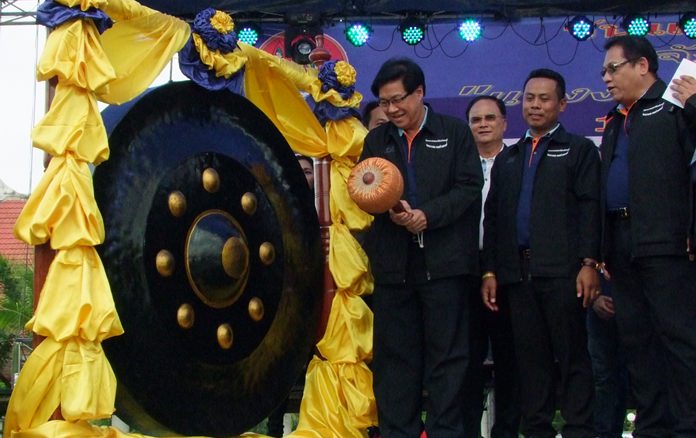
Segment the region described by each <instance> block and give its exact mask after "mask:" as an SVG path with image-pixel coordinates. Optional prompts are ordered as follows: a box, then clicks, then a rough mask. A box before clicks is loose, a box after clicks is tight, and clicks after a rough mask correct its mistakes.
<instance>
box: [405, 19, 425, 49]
mask: <svg viewBox="0 0 696 438" xmlns="http://www.w3.org/2000/svg"><path fill="white" fill-rule="evenodd" d="M399 32H400V33H401V39H402V40H404V42H405V43H406V44H408V45H409V46H415V45H417V44H418V43H420V42H421V41H423V38H425V22H424V21H423V20H422V19H420V18H418V17H416V16H413V15H409V16H407V17H406V18H404V19H403V20H402V21H401V23H399Z"/></svg>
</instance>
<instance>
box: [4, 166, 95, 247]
mask: <svg viewBox="0 0 696 438" xmlns="http://www.w3.org/2000/svg"><path fill="white" fill-rule="evenodd" d="M14 233H15V236H17V238H18V239H20V240H23V241H24V242H27V243H29V244H31V245H38V244H40V243H44V242H46V241H47V240H48V239H49V238H50V240H51V247H52V248H54V249H60V248H71V247H75V246H81V245H87V246H93V245H98V244H100V243H101V242H103V241H104V221H103V219H102V216H101V213H100V212H99V208H98V207H97V204H96V202H95V201H94V186H93V185H92V174H91V172H90V170H89V166H88V165H87V163H86V162H84V161H80V160H77V159H75V158H74V157H73V156H72V155H70V154H68V155H64V156H58V157H54V158H53V159H52V160H51V162H50V164H49V165H48V169H47V170H46V173H45V174H44V176H43V178H42V179H41V181H40V182H39V184H38V186H37V187H36V189H35V190H34V192H32V194H31V196H30V197H29V199H28V200H27V203H26V204H25V205H24V208H23V209H22V212H21V213H20V215H19V217H18V218H17V222H16V223H15V228H14Z"/></svg>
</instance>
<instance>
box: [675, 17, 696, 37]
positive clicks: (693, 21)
mask: <svg viewBox="0 0 696 438" xmlns="http://www.w3.org/2000/svg"><path fill="white" fill-rule="evenodd" d="M679 27H681V30H682V32H684V35H686V36H687V37H688V38H689V39H692V40H693V39H696V13H695V12H687V13H686V14H684V15H682V16H681V18H680V19H679Z"/></svg>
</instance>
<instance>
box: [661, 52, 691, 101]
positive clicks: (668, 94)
mask: <svg viewBox="0 0 696 438" xmlns="http://www.w3.org/2000/svg"><path fill="white" fill-rule="evenodd" d="M683 75H689V76H693V77H694V78H696V62H693V61H689V60H688V59H686V58H684V59H682V60H681V62H680V63H679V67H677V71H675V72H674V76H672V79H671V80H670V81H669V84H667V89H666V90H665V92H664V94H663V95H662V98H663V99H664V100H666V101H667V102H671V103H673V104H675V105H676V106H678V107H679V108H684V105H683V104H682V103H681V102H679V100H677V99H676V98H675V97H674V96H672V93H674V90H672V89H671V88H669V86H670V85H672V81H674V78H677V79H679V77H680V76H683Z"/></svg>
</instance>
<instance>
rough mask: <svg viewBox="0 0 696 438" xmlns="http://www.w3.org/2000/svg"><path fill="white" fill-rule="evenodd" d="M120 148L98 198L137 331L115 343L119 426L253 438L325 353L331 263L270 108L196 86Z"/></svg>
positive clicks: (114, 275)
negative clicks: (315, 351) (320, 338)
mask: <svg viewBox="0 0 696 438" xmlns="http://www.w3.org/2000/svg"><path fill="white" fill-rule="evenodd" d="M109 145H110V148H111V158H110V159H109V160H108V161H106V162H105V163H103V164H101V165H100V166H98V167H97V168H96V169H95V171H94V186H95V196H96V199H97V203H98V205H99V208H100V210H101V212H102V214H103V216H104V221H105V226H106V241H105V242H104V244H103V245H101V246H100V247H99V251H100V255H101V257H102V260H103V262H104V266H105V268H106V273H107V276H108V278H109V282H110V284H111V289H112V292H113V295H114V300H115V302H116V308H117V310H118V313H119V315H120V318H121V321H122V323H123V326H124V329H125V334H124V335H123V336H120V337H117V338H113V339H109V340H107V341H105V342H104V348H105V350H106V353H107V357H108V358H109V361H110V362H111V365H112V367H113V369H114V371H115V373H116V377H117V379H118V393H117V404H116V407H117V411H116V414H117V415H118V416H119V417H121V418H122V419H124V420H125V421H126V422H127V423H128V424H129V425H130V426H131V427H133V428H134V429H136V430H138V431H140V432H145V433H149V434H164V433H167V434H171V433H172V432H174V433H179V434H185V435H209V436H229V435H235V434H238V433H241V432H244V431H246V430H248V429H249V428H251V427H253V426H254V425H255V424H257V423H258V422H259V421H261V420H262V419H263V418H264V417H265V416H266V415H267V414H268V413H269V412H270V411H272V409H273V408H274V407H275V406H277V405H278V404H279V403H280V402H281V401H282V400H283V399H284V398H285V397H286V395H287V394H288V392H289V391H290V389H291V387H292V385H293V383H294V382H295V381H296V380H297V378H298V376H299V375H300V374H301V373H303V366H304V365H305V364H306V362H307V360H308V359H309V357H310V354H311V349H312V346H313V345H314V341H315V334H316V333H315V331H316V325H317V322H318V320H319V313H318V312H319V311H320V306H319V304H320V303H319V300H320V297H321V288H322V253H321V244H320V238H319V225H318V221H317V216H316V212H315V210H314V199H313V196H312V193H311V191H310V189H309V188H308V186H307V183H306V181H305V179H304V175H303V174H302V172H301V171H300V168H299V166H298V164H297V161H296V158H295V156H294V154H293V153H292V150H291V149H290V147H289V146H288V144H287V142H286V141H285V139H284V138H283V137H282V135H281V134H280V133H279V132H278V130H277V129H276V128H275V126H274V125H273V124H272V123H271V122H270V120H268V118H267V117H265V115H264V114H263V113H261V111H260V110H259V109H258V108H256V107H255V106H254V105H253V104H251V103H250V102H249V101H247V100H246V99H244V98H243V97H240V96H237V95H234V94H232V93H229V92H226V91H221V92H210V91H207V90H204V89H202V88H200V87H198V86H196V85H194V84H191V83H189V82H183V83H171V84H169V85H166V86H163V87H161V88H158V89H156V90H154V91H151V92H150V93H148V94H147V95H146V96H145V97H143V98H142V99H140V100H139V101H138V102H137V103H136V104H135V105H134V106H133V108H132V109H130V110H129V111H128V113H127V115H126V116H125V117H124V118H123V119H122V120H121V121H120V122H119V123H118V124H117V125H116V126H115V127H114V129H113V131H112V132H111V133H110V136H109Z"/></svg>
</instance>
